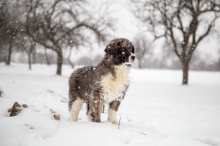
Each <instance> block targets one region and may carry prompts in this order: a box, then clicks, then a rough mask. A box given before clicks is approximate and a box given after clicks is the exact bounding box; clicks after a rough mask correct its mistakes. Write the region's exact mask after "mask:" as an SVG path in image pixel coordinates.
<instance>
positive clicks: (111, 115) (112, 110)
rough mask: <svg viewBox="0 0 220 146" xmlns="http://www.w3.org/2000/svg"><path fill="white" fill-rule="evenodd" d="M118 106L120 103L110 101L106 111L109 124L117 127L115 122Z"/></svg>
mask: <svg viewBox="0 0 220 146" xmlns="http://www.w3.org/2000/svg"><path fill="white" fill-rule="evenodd" d="M119 106H120V101H112V102H111V103H110V104H109V109H108V121H109V122H111V123H112V124H115V125H118V121H117V114H116V113H117V111H118V107H119Z"/></svg>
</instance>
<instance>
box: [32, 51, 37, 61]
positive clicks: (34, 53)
mask: <svg viewBox="0 0 220 146" xmlns="http://www.w3.org/2000/svg"><path fill="white" fill-rule="evenodd" d="M36 55H37V54H36V49H34V50H33V55H32V63H33V64H35V63H36Z"/></svg>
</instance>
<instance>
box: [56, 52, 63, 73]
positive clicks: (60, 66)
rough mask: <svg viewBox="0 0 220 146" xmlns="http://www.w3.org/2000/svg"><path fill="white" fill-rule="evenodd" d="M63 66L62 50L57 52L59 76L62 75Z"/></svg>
mask: <svg viewBox="0 0 220 146" xmlns="http://www.w3.org/2000/svg"><path fill="white" fill-rule="evenodd" d="M62 64H63V53H62V50H61V49H58V51H57V75H61V73H62Z"/></svg>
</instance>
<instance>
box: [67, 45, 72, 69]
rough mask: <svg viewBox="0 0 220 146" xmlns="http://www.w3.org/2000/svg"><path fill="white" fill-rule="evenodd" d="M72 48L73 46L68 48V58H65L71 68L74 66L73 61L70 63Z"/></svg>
mask: <svg viewBox="0 0 220 146" xmlns="http://www.w3.org/2000/svg"><path fill="white" fill-rule="evenodd" d="M72 49H73V48H70V52H69V56H68V58H67V61H68V63H69V64H70V66H71V67H72V68H74V63H72V62H71V60H70V58H71V54H72Z"/></svg>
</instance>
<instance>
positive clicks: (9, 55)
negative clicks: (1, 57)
mask: <svg viewBox="0 0 220 146" xmlns="http://www.w3.org/2000/svg"><path fill="white" fill-rule="evenodd" d="M11 54H12V44H10V45H9V48H8V57H7V58H6V65H10V64H11Z"/></svg>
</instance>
